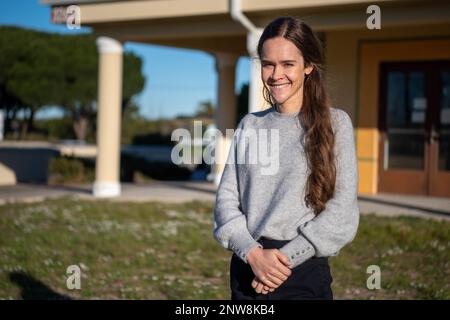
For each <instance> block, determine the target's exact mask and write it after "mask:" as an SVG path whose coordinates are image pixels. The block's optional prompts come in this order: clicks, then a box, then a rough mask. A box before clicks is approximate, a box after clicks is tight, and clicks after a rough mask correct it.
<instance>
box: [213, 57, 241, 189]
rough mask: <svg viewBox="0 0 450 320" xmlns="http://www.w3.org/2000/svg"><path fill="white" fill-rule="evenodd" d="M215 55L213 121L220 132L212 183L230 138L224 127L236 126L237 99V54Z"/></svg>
mask: <svg viewBox="0 0 450 320" xmlns="http://www.w3.org/2000/svg"><path fill="white" fill-rule="evenodd" d="M215 56H216V69H217V74H218V106H217V110H216V113H215V121H216V124H217V129H219V130H220V132H221V133H222V135H221V137H220V138H219V139H217V143H216V149H215V151H216V163H215V165H214V168H213V171H214V183H215V184H216V185H218V184H219V183H220V178H221V177H222V173H223V169H224V167H225V162H226V159H227V157H228V152H229V148H230V141H229V140H230V139H227V137H226V129H235V128H236V119H237V101H236V94H235V91H234V87H235V76H236V61H237V59H238V56H237V55H235V54H230V53H216V54H215Z"/></svg>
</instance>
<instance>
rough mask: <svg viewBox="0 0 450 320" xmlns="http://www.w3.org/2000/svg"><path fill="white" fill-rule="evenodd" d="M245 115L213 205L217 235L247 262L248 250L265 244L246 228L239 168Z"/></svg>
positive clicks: (234, 140) (214, 233) (221, 241)
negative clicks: (240, 138) (241, 132)
mask: <svg viewBox="0 0 450 320" xmlns="http://www.w3.org/2000/svg"><path fill="white" fill-rule="evenodd" d="M244 120H245V118H244V119H243V120H242V121H241V122H240V123H239V125H238V128H237V129H238V130H236V131H235V134H234V136H233V140H232V143H231V146H230V152H229V154H228V159H227V162H226V164H225V168H224V171H223V174H222V178H221V180H220V183H219V187H218V190H217V193H216V203H215V207H214V231H213V235H214V238H215V239H216V240H217V241H218V242H219V243H220V244H221V245H222V246H223V247H225V248H226V249H228V250H232V251H233V252H234V253H235V254H236V255H237V256H238V257H240V258H241V259H242V260H243V261H244V262H245V263H247V258H246V257H247V253H248V252H249V251H250V250H251V249H253V248H254V247H256V246H259V247H261V248H262V246H261V244H259V243H258V242H257V241H256V240H255V239H254V238H253V237H252V235H251V234H250V232H249V231H248V228H247V217H246V215H245V214H244V213H243V212H242V210H241V203H240V197H239V184H238V175H239V172H238V170H237V168H238V164H237V161H236V159H237V156H236V153H237V151H238V148H237V145H238V139H239V132H240V130H242V127H243V122H244Z"/></svg>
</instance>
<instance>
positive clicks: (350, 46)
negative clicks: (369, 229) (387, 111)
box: [326, 24, 450, 194]
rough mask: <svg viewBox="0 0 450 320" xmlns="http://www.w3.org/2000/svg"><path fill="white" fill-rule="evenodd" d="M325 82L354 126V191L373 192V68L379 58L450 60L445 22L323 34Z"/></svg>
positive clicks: (375, 150)
mask: <svg viewBox="0 0 450 320" xmlns="http://www.w3.org/2000/svg"><path fill="white" fill-rule="evenodd" d="M326 46H327V48H326V60H327V85H328V88H329V92H330V95H331V98H332V102H333V105H334V106H337V107H338V108H341V109H343V110H345V111H347V112H348V114H349V115H350V116H351V118H352V120H353V124H354V126H355V138H356V147H357V156H358V170H359V192H360V193H368V194H376V193H377V192H378V155H379V150H378V141H379V134H378V94H379V92H378V91H379V89H378V80H379V79H378V76H379V75H378V68H379V63H380V62H381V61H387V60H389V61H408V60H436V59H447V60H450V24H445V25H429V26H422V27H419V26H417V27H409V28H406V27H403V28H385V29H383V28H382V29H381V30H373V31H371V30H359V31H354V30H353V31H333V32H328V33H327V35H326Z"/></svg>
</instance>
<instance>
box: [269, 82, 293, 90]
mask: <svg viewBox="0 0 450 320" xmlns="http://www.w3.org/2000/svg"><path fill="white" fill-rule="evenodd" d="M288 85H289V83H281V84H271V85H270V87H271V88H274V89H282V88H286V87H287V86H288Z"/></svg>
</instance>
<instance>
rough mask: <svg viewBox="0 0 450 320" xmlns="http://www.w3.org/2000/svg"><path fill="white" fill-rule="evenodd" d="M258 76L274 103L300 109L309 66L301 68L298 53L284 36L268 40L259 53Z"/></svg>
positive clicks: (309, 69) (302, 65)
mask: <svg viewBox="0 0 450 320" xmlns="http://www.w3.org/2000/svg"><path fill="white" fill-rule="evenodd" d="M261 53H262V54H261V76H262V80H263V82H264V86H265V87H266V88H267V89H268V90H269V92H270V94H271V96H272V98H273V99H274V100H275V102H276V103H277V104H280V105H284V106H287V105H290V106H292V107H295V108H299V107H301V105H300V104H301V103H302V101H303V82H304V79H305V74H309V73H311V71H312V70H313V67H312V66H309V67H307V68H305V67H304V60H303V56H302V54H301V52H300V50H299V49H298V48H297V47H296V46H295V45H294V44H293V43H292V42H291V41H289V40H287V39H285V38H283V37H276V38H271V39H268V40H266V41H265V42H264V44H263V46H262V51H261Z"/></svg>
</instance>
